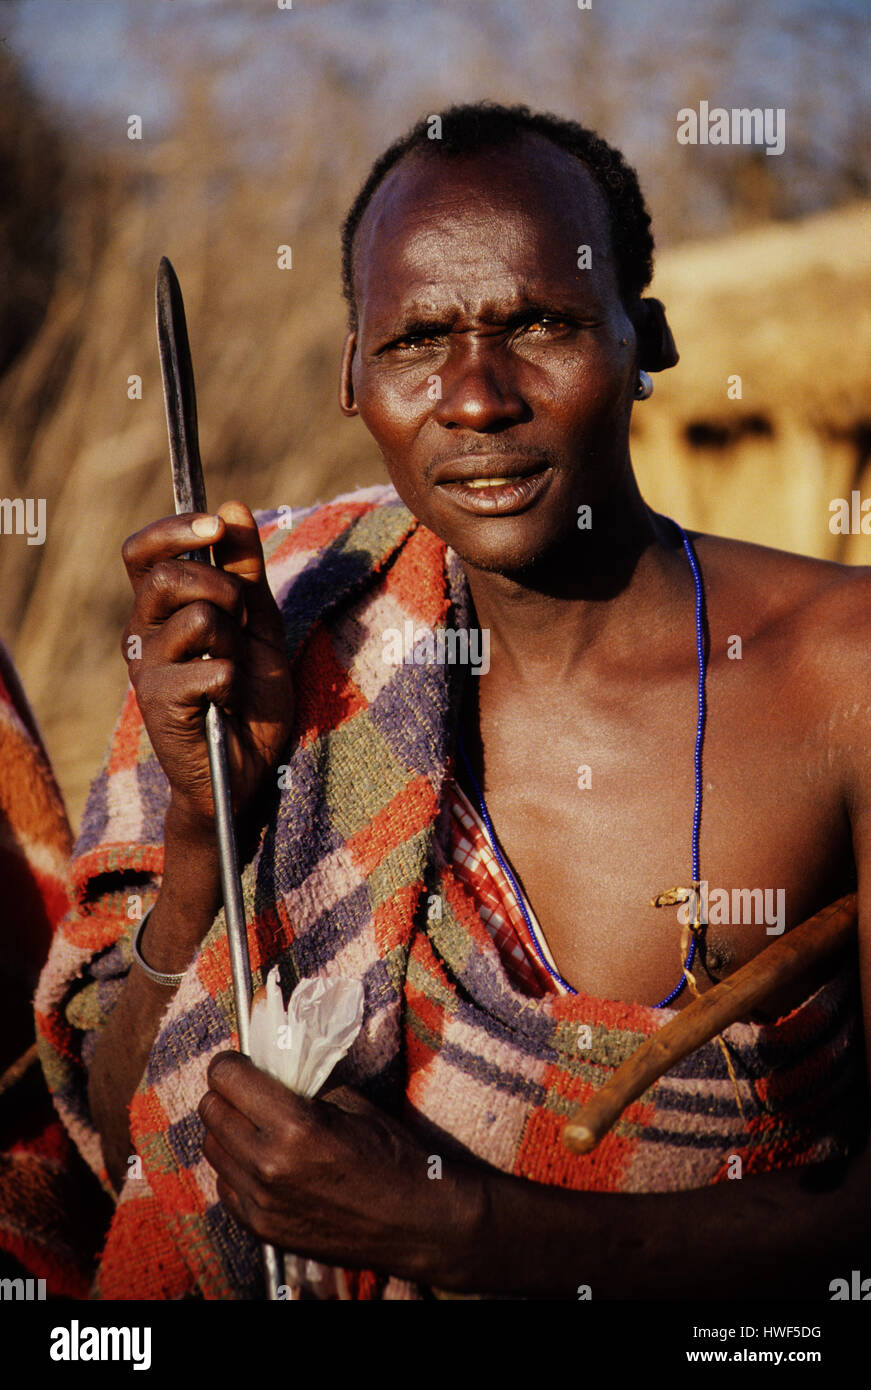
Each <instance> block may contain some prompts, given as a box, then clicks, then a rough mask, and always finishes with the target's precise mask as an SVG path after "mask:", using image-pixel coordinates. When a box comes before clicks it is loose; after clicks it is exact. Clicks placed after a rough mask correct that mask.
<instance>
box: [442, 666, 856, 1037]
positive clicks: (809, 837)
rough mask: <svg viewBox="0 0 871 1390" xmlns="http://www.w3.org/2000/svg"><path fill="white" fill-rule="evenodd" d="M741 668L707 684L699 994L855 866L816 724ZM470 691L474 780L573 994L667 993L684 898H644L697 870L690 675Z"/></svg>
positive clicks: (838, 885) (675, 972)
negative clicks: (601, 692) (598, 692)
mask: <svg viewBox="0 0 871 1390" xmlns="http://www.w3.org/2000/svg"><path fill="white" fill-rule="evenodd" d="M741 675H742V677H743V680H742V682H737V681H735V680H734V678H733V676H732V673H731V672H729V671H728V670H724V671H722V672H721V673H720V674H719V675H718V676H712V677H711V678H710V679H709V683H708V716H707V722H706V728H705V737H704V743H703V757H702V777H701V817H700V822H699V834H698V852H699V853H698V877H699V879H700V880H701V881H702V883H703V885H706V886H705V887H704V888H703V890H702V891H703V897H702V904H703V908H704V913H705V916H706V917H707V921H708V926H707V928H706V931H705V933H704V950H705V962H706V965H707V969H702V970H701V971H699V972H698V978H699V986H700V988H702V989H704V988H706V987H710V985H711V984H712V983H713V982H715V981H716V979H718V978H720V977H721V976H725V975H728V974H730V973H731V972H732V971H733V970H734V969H736V968H738V966H740V965H742V964H744V963H745V962H746V961H748V960H750V959H752V957H753V956H754V955H756V954H757V953H758V951H760V950H761V949H763V948H764V946H766V945H767V944H769V943H770V942H771V941H772V940H774V939H775V938H776V937H777V936H778V935H781V934H782V933H783V932H784V931H788V930H790V928H791V927H793V926H795V925H796V924H797V923H798V922H800V921H802V920H804V918H805V917H807V916H809V915H810V914H811V913H812V912H814V911H816V910H817V909H818V908H819V907H821V906H823V905H825V903H826V902H828V901H830V900H831V899H832V898H834V897H836V896H838V894H839V893H840V892H843V891H845V888H846V886H848V884H849V880H850V876H851V873H852V857H851V850H850V842H849V834H848V828H847V826H846V824H845V820H844V816H843V813H842V810H841V807H840V805H839V799H838V792H837V789H836V788H835V787H834V786H833V785H832V784H831V781H830V779H827V776H826V758H825V749H824V747H822V745H821V744H820V742H819V739H818V737H817V735H816V731H815V730H814V729H813V728H810V727H805V726H804V725H803V723H802V719H801V712H800V710H797V709H795V707H794V705H793V706H789V705H787V704H786V703H785V702H784V701H783V700H782V699H780V697H779V694H778V688H777V685H776V682H768V681H766V679H765V678H764V676H763V677H762V678H760V679H758V680H755V681H754V680H753V679H752V675H751V677H750V679H748V676H747V673H746V672H742V673H741ZM476 694H477V695H478V697H479V698H478V709H477V711H475V716H474V718H473V719H472V721H471V722H470V721H469V718H468V716H467V722H466V727H467V735H468V737H467V742H468V743H469V744H470V751H471V755H472V758H473V764H475V763H477V766H476V776H477V777H478V780H479V783H480V784H481V785H482V787H483V790H484V795H485V798H486V804H487V809H488V812H489V815H490V817H491V820H492V823H493V827H494V830H495V833H496V835H497V838H498V840H499V842H500V845H501V848H502V850H503V852H504V853H505V854H506V856H507V857H508V859H509V862H510V863H511V866H512V868H513V870H514V872H515V874H516V875H517V877H518V879H519V881H520V884H521V886H522V888H523V891H524V893H525V894H526V896H527V898H528V901H529V903H530V905H531V907H532V909H533V912H534V913H535V916H536V918H537V921H538V923H539V925H540V927H541V930H542V933H543V934H544V936H545V938H546V941H547V944H548V946H549V948H550V950H551V952H552V954H553V957H554V960H555V962H556V965H557V968H558V969H559V971H560V973H561V974H562V975H563V977H564V979H565V980H567V982H568V983H569V984H571V985H572V986H573V987H574V988H576V989H578V990H579V991H581V992H583V993H589V994H592V995H597V996H600V997H605V998H611V999H626V1000H634V1001H637V1002H641V1003H646V1004H656V1003H658V1002H660V1001H661V1000H662V999H664V998H665V996H666V995H668V994H669V993H670V992H671V990H672V989H673V988H674V986H675V985H676V984H677V983H678V981H679V979H680V977H681V960H682V958H681V932H682V925H683V924H682V922H681V920H680V916H679V912H680V910H679V909H678V908H677V907H661V908H657V907H654V906H653V905H652V902H651V900H652V899H653V898H654V897H655V896H657V895H658V894H660V893H662V892H664V891H665V890H668V889H670V888H673V887H678V886H688V885H689V884H691V882H692V881H693V878H694V874H693V856H692V846H693V823H694V805H695V797H696V791H697V787H696V777H695V768H694V746H695V737H696V715H697V706H696V692H695V689H694V685H693V683H692V682H691V681H690V682H687V681H686V680H685V679H684V680H683V681H680V680H675V681H674V682H671V681H669V682H666V683H665V684H662V683H659V684H658V685H655V686H654V685H650V686H648V687H647V688H646V689H643V688H642V689H641V690H635V691H633V692H632V693H630V694H626V693H625V692H624V693H623V694H622V695H621V694H620V692H616V693H615V692H611V693H610V694H609V695H608V696H607V697H606V698H598V699H597V698H590V694H589V691H586V692H584V691H579V692H578V695H577V699H576V700H574V701H572V700H568V701H565V700H564V701H562V702H561V703H560V706H559V707H556V708H555V707H554V706H553V704H552V703H551V702H549V701H548V700H546V699H544V698H541V699H537V698H536V697H535V696H534V695H532V696H531V695H530V692H529V691H525V692H523V694H521V693H520V692H513V693H509V692H506V691H505V690H504V689H503V690H502V691H501V692H499V691H498V690H492V691H488V690H487V688H486V685H484V684H483V682H482V685H481V687H480V689H479V690H478V691H476ZM482 779H483V780H482ZM467 790H470V791H471V787H470V784H468V782H467ZM687 993H688V992H687V991H684V992H683V994H682V995H681V996H679V997H678V999H677V1000H676V1001H675V1002H674V1006H675V1007H681V1006H682V1005H683V1004H684V1003H686V1002H688V1000H687ZM804 993H805V994H806V993H807V990H806V989H805V991H804ZM793 1002H797V1000H796V1001H792V1000H780V1001H777V1003H778V1007H779V1010H780V1011H781V1012H782V1011H783V1008H784V1007H791V1006H792V1003H793Z"/></svg>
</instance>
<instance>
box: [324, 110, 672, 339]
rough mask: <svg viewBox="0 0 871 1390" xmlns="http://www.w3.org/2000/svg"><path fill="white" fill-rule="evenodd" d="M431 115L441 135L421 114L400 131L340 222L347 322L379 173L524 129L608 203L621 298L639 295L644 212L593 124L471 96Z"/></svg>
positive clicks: (633, 182)
mask: <svg viewBox="0 0 871 1390" xmlns="http://www.w3.org/2000/svg"><path fill="white" fill-rule="evenodd" d="M433 114H434V115H435V114H437V115H438V118H439V121H440V122H441V134H440V136H439V138H434V137H433V135H432V133H431V132H432V131H433V130H434V129H438V127H437V126H435V125H434V124H433V115H429V116H423V117H421V119H420V120H419V121H418V122H417V124H416V125H414V126H412V128H411V130H409V131H407V133H406V134H405V135H402V136H400V138H399V139H398V140H394V142H393V144H392V145H390V147H389V148H388V149H386V150H385V151H384V153H383V154H382V155H380V156H379V157H378V159H376V161H375V163H374V164H373V165H372V168H371V169H370V170H369V173H368V174H367V176H366V179H365V182H364V183H363V187H362V188H361V189H360V192H359V193H358V194H357V196H356V198H355V199H354V201H353V203H352V204H351V208H350V211H349V212H348V215H347V217H346V218H345V221H344V223H343V226H342V293H343V294H344V296H345V299H346V300H347V303H348V311H349V317H350V324H351V328H352V329H355V328H356V327H357V306H356V302H355V297H354V238H355V236H356V234H357V228H358V227H359V225H360V221H361V219H362V217H363V214H364V212H365V211H366V208H367V207H368V206H369V203H370V201H371V199H372V195H373V194H374V192H375V190H376V188H378V186H379V184H380V183H381V182H382V180H383V179H384V177H385V176H386V174H388V173H389V171H390V170H391V169H392V168H393V166H394V165H395V164H398V163H399V161H400V160H401V159H403V158H404V156H405V155H407V154H409V153H411V152H412V151H421V152H423V153H426V154H431V155H433V156H441V157H442V158H446V159H450V158H452V157H453V158H457V157H460V156H463V155H476V154H479V153H481V152H482V151H486V150H492V149H494V148H495V147H497V146H500V145H505V144H509V143H510V142H512V141H516V140H519V139H520V138H521V136H523V135H525V134H534V135H541V136H543V137H544V139H545V140H549V141H550V142H551V144H552V145H556V147H557V148H558V149H560V150H565V152H566V153H567V154H571V155H574V157H575V158H576V159H578V160H580V162H581V163H582V164H583V165H584V167H585V168H586V169H588V170H589V172H590V174H591V175H592V176H593V178H594V179H595V181H596V183H597V184H598V186H599V188H600V189H601V191H602V194H603V195H604V198H605V202H606V204H607V207H608V219H609V224H610V231H611V244H612V246H613V249H614V259H615V263H616V268H617V283H618V285H619V289H620V297H621V299H622V300H623V302H624V304H627V305H628V304H631V303H632V302H634V301H635V300H636V299H637V298H638V297H639V295H641V294H642V292H643V291H644V289H645V288H646V286H647V285H649V284H650V281H651V278H652V276H653V234H652V232H651V230H650V214H649V213H648V211H647V207H646V205H645V202H644V196H643V194H642V192H641V188H640V186H639V183H638V175H637V174H636V172H635V170H634V169H633V168H632V167H631V166H630V165H629V164H627V163H626V160H625V159H624V158H623V155H622V154H621V153H620V151H619V150H617V149H614V147H613V146H612V145H609V144H608V143H607V141H605V140H603V139H602V138H601V136H599V135H597V134H596V132H595V131H594V130H587V129H586V127H584V126H582V125H579V124H578V123H577V121H569V120H564V119H563V118H562V117H560V116H554V115H551V114H549V113H545V112H536V111H530V109H529V107H528V106H503V105H501V104H500V103H499V102H494V101H478V102H474V103H468V104H465V105H461V106H449V107H447V108H446V109H445V110H444V111H441V112H438V113H433Z"/></svg>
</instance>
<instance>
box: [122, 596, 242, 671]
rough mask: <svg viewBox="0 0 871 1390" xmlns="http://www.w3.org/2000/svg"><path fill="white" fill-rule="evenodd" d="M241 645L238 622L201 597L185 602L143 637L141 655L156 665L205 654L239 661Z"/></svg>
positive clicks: (188, 659) (190, 658) (187, 659)
mask: <svg viewBox="0 0 871 1390" xmlns="http://www.w3.org/2000/svg"><path fill="white" fill-rule="evenodd" d="M241 644H242V631H241V628H240V626H239V624H238V623H237V622H234V621H233V619H232V618H229V617H228V616H227V614H226V613H222V611H221V609H220V608H216V607H215V605H214V604H213V603H206V602H204V601H203V600H200V601H199V602H197V603H188V604H186V605H185V607H184V608H180V609H179V610H178V612H177V613H173V614H172V616H171V617H169V618H167V620H166V622H165V623H161V625H160V627H158V628H157V630H156V631H154V632H151V633H149V634H148V635H147V636H146V638H145V641H144V643H143V658H144V659H145V660H146V661H149V662H151V663H152V664H153V665H155V666H168V665H171V664H172V663H174V662H181V661H190V660H192V659H193V658H194V657H197V656H200V657H201V656H205V655H208V656H211V657H212V658H220V657H226V658H227V659H228V660H230V661H233V662H238V660H239V657H240V649H241Z"/></svg>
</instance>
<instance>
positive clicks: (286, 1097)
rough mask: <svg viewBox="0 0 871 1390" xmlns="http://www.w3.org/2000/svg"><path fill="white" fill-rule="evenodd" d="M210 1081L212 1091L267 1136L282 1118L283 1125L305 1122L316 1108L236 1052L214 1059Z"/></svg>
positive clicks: (209, 1076)
mask: <svg viewBox="0 0 871 1390" xmlns="http://www.w3.org/2000/svg"><path fill="white" fill-rule="evenodd" d="M208 1080H209V1086H210V1087H211V1089H212V1090H213V1091H215V1092H217V1094H218V1095H220V1096H222V1097H223V1098H224V1099H225V1100H227V1101H229V1102H230V1104H231V1105H233V1106H235V1108H236V1109H237V1110H240V1111H241V1112H242V1113H243V1114H244V1115H246V1116H247V1117H248V1118H249V1119H250V1120H251V1121H252V1122H253V1123H254V1124H255V1125H257V1127H258V1128H260V1129H262V1130H265V1131H267V1132H271V1131H273V1130H274V1129H275V1120H276V1116H277V1115H279V1114H280V1115H281V1118H282V1122H283V1123H287V1122H291V1123H292V1122H293V1121H294V1120H299V1121H300V1122H305V1121H306V1120H307V1119H308V1117H309V1114H310V1111H311V1108H312V1105H313V1102H312V1101H306V1100H303V1098H302V1097H301V1096H297V1095H295V1094H294V1092H293V1091H289V1090H288V1089H287V1087H286V1086H285V1085H283V1084H282V1082H280V1081H276V1079H275V1077H274V1076H268V1075H267V1073H266V1072H265V1071H261V1070H260V1069H259V1067H255V1065H254V1063H253V1062H252V1061H251V1060H250V1058H248V1057H240V1056H239V1054H238V1053H237V1052H221V1053H219V1054H218V1056H217V1057H214V1058H213V1059H212V1061H211V1062H210V1063H209V1071H208Z"/></svg>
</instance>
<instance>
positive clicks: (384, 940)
mask: <svg viewBox="0 0 871 1390" xmlns="http://www.w3.org/2000/svg"><path fill="white" fill-rule="evenodd" d="M420 887H421V885H420V884H419V883H417V884H415V883H409V884H406V885H405V886H404V887H403V888H400V889H399V890H398V891H397V892H396V893H394V894H393V896H392V897H390V898H385V899H384V902H383V903H379V905H378V907H377V908H376V909H375V916H374V919H373V926H374V929H375V941H376V944H377V946H378V950H379V952H380V953H381V954H382V955H387V954H388V952H390V951H392V950H394V949H395V948H396V947H397V946H401V945H402V943H403V942H404V941H406V940H407V939H408V924H409V922H410V921H411V919H412V917H413V915H414V908H415V904H416V902H417V899H418V897H419V895H420Z"/></svg>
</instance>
